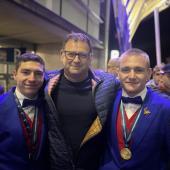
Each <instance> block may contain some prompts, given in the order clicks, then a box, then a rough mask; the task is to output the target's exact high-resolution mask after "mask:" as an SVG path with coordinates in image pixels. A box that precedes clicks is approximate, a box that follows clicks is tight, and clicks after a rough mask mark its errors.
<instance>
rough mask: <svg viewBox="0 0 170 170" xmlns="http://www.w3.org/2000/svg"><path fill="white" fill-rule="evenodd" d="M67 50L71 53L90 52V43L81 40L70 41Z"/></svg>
mask: <svg viewBox="0 0 170 170" xmlns="http://www.w3.org/2000/svg"><path fill="white" fill-rule="evenodd" d="M65 49H66V50H67V49H69V50H70V51H81V50H82V51H89V46H88V43H87V42H85V41H80V40H68V41H67V43H66V44H65Z"/></svg>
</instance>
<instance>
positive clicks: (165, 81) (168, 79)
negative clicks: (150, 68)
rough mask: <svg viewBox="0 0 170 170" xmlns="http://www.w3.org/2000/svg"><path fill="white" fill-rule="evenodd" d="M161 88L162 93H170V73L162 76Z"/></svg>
mask: <svg viewBox="0 0 170 170" xmlns="http://www.w3.org/2000/svg"><path fill="white" fill-rule="evenodd" d="M159 88H160V90H162V91H165V92H167V93H170V73H164V74H163V75H162V76H161V80H160V83H159Z"/></svg>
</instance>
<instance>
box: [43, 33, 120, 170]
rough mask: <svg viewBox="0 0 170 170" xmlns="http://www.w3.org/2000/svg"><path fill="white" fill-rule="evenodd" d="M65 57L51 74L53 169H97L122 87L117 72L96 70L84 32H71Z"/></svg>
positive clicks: (48, 96)
mask: <svg viewBox="0 0 170 170" xmlns="http://www.w3.org/2000/svg"><path fill="white" fill-rule="evenodd" d="M61 60H62V63H63V65H64V68H63V69H62V70H60V71H53V72H51V73H49V75H48V76H49V77H50V80H49V83H48V85H47V86H46V88H45V97H46V100H47V103H48V111H49V114H48V125H49V132H48V138H49V147H50V148H49V151H50V153H49V154H50V165H51V169H52V170H97V169H98V164H99V159H100V156H101V154H102V146H103V145H104V141H105V138H104V136H103V128H104V125H105V122H106V118H107V115H108V113H109V111H110V109H111V105H112V102H113V99H114V96H115V93H116V91H117V88H118V86H119V83H118V82H117V80H116V79H115V77H114V76H113V75H110V74H108V73H105V72H101V71H100V72H99V71H98V72H97V71H92V70H91V69H90V64H91V60H92V47H91V43H90V40H89V38H88V37H87V36H86V35H84V34H82V33H72V34H69V35H68V37H67V39H66V41H65V44H64V46H63V49H62V50H61Z"/></svg>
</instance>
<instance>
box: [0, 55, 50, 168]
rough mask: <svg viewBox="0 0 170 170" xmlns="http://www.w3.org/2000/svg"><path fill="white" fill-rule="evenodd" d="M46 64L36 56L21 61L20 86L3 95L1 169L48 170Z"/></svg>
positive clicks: (17, 76) (18, 69)
mask: <svg viewBox="0 0 170 170" xmlns="http://www.w3.org/2000/svg"><path fill="white" fill-rule="evenodd" d="M44 74H45V64H44V61H43V60H42V59H41V58H40V57H39V56H38V55H35V54H31V53H25V54H22V55H21V56H19V57H18V58H17V61H16V68H15V70H14V73H13V76H14V79H15V80H16V87H13V88H12V89H10V90H9V91H8V92H6V93H4V94H3V95H1V96H0V108H1V109H0V169H2V170H47V169H46V154H45V153H46V146H47V145H46V127H45V126H46V125H45V124H46V123H45V112H44V108H43V106H44V100H43V83H44Z"/></svg>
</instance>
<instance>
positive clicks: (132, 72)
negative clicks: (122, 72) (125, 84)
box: [129, 69, 135, 79]
mask: <svg viewBox="0 0 170 170" xmlns="http://www.w3.org/2000/svg"><path fill="white" fill-rule="evenodd" d="M129 78H131V79H133V78H135V71H134V70H133V69H131V71H130V73H129Z"/></svg>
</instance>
